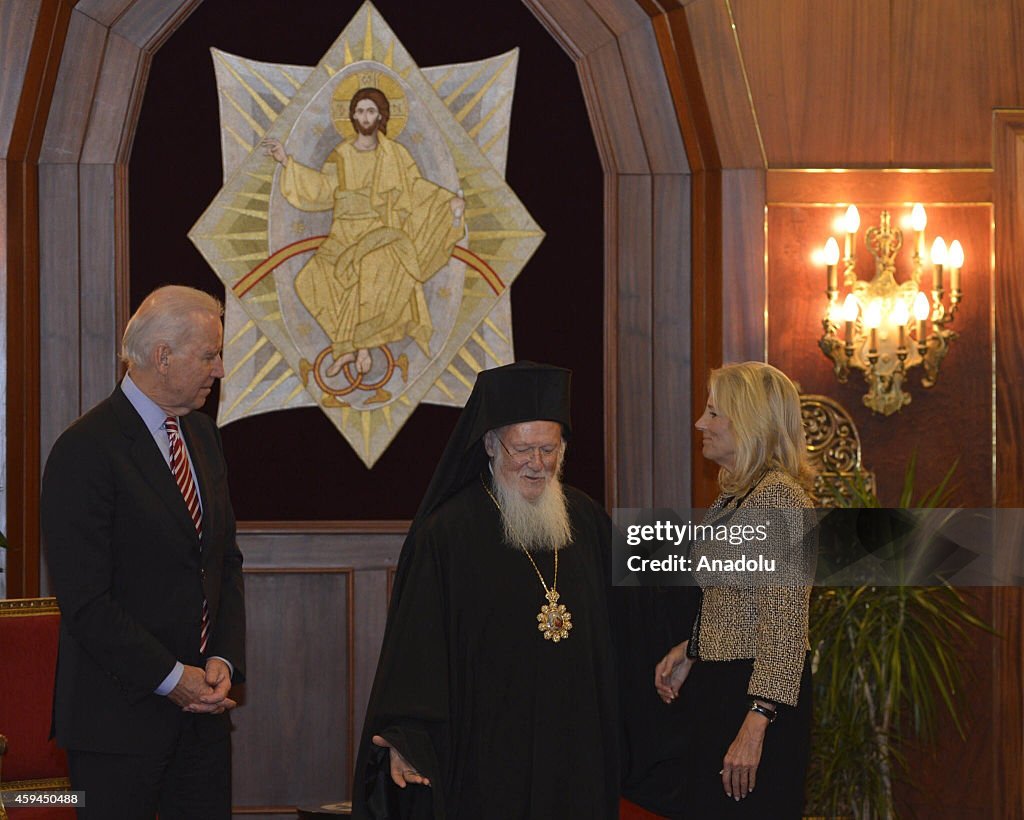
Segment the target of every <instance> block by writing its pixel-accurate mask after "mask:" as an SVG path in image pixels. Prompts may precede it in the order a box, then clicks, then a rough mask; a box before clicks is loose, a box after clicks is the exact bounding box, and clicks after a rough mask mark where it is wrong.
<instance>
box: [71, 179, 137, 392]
mask: <svg viewBox="0 0 1024 820" xmlns="http://www.w3.org/2000/svg"><path fill="white" fill-rule="evenodd" d="M123 176H124V173H123V171H122V170H121V169H119V168H118V167H117V166H115V165H91V164H90V165H86V164H83V165H81V166H79V181H80V192H79V208H80V211H79V213H80V218H81V225H80V230H81V240H80V241H81V246H80V256H79V261H80V268H79V286H80V288H81V293H82V294H89V297H88V298H87V299H85V298H83V299H82V301H81V306H80V307H81V310H80V313H79V335H80V340H81V341H80V344H81V351H82V368H81V408H82V410H83V411H84V410H86V409H88V408H90V407H92V406H93V405H95V404H96V403H97V402H99V401H100V400H102V399H104V398H106V397H107V396H108V395H110V391H111V389H112V388H113V386H114V384H116V382H117V378H118V369H117V343H116V340H117V339H118V338H119V335H120V334H119V330H120V328H119V323H118V316H117V307H118V302H119V296H120V294H119V293H118V289H117V288H116V287H110V283H111V282H114V283H118V282H119V281H121V277H119V276H118V268H119V266H123V265H125V264H126V257H125V255H123V253H120V251H122V250H123V248H122V247H121V246H122V245H124V241H123V239H119V237H123V232H124V231H125V230H126V226H125V224H124V220H123V219H121V220H119V219H118V216H119V208H118V205H119V200H123V197H124V196H125V192H124V190H123V185H124V181H123ZM124 281H125V283H127V279H124ZM112 341H113V342H114V343H113V344H112V343H111V342H112Z"/></svg>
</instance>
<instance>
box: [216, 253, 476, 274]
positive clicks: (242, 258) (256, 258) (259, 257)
mask: <svg viewBox="0 0 1024 820" xmlns="http://www.w3.org/2000/svg"><path fill="white" fill-rule="evenodd" d="M478 255H479V256H480V257H481V258H483V255H482V254H478ZM266 258H267V255H266V254H265V253H263V252H262V251H260V252H258V253H242V254H239V255H237V256H222V257H221V258H220V261H221V262H229V263H233V262H239V263H241V262H245V263H247V264H246V266H245V270H246V271H247V270H248V269H249V264H248V263H251V262H262V261H263V260H264V259H266Z"/></svg>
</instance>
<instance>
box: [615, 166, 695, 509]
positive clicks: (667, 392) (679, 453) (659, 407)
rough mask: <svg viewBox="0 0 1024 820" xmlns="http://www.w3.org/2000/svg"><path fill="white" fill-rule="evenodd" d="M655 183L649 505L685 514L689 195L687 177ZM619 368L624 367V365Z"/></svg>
mask: <svg viewBox="0 0 1024 820" xmlns="http://www.w3.org/2000/svg"><path fill="white" fill-rule="evenodd" d="M653 179H654V191H653V199H654V210H653V218H654V250H653V260H652V262H653V266H652V287H651V293H652V297H651V302H652V305H651V311H652V318H653V323H654V336H655V337H656V338H657V343H656V344H655V345H654V350H653V356H652V367H651V378H652V380H653V385H652V399H653V400H652V402H651V410H650V415H651V423H652V425H653V429H652V439H653V442H654V447H653V453H652V458H653V470H654V488H653V492H652V498H651V501H650V503H651V505H652V506H654V507H671V508H674V509H677V510H683V509H687V508H688V507H689V506H690V495H691V492H692V488H691V483H690V469H689V467H690V458H691V451H692V446H693V419H692V417H691V412H690V411H691V408H690V402H689V401H688V400H687V395H688V393H689V391H690V365H691V350H690V326H691V324H692V319H691V316H692V313H691V303H690V287H689V281H688V277H686V276H685V275H684V272H685V271H686V269H687V268H688V267H689V263H690V257H691V253H692V249H691V247H690V236H689V232H688V231H686V230H685V226H686V225H688V224H689V222H690V213H691V196H692V194H691V190H690V177H689V175H687V174H657V175H655V176H654V178H653ZM623 366H624V367H625V368H628V363H626V362H623ZM625 372H628V369H627V370H626V371H625Z"/></svg>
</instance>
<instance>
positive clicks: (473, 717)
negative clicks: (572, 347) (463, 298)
mask: <svg viewBox="0 0 1024 820" xmlns="http://www.w3.org/2000/svg"><path fill="white" fill-rule="evenodd" d="M569 380H570V373H569V371H568V370H564V369H562V368H557V367H550V366H546V365H537V364H532V363H517V364H512V365H507V366H505V367H499V368H496V369H494V370H485V371H483V372H481V373H480V374H479V376H478V377H477V381H476V385H475V387H474V390H473V393H472V395H471V396H470V398H469V401H468V403H467V404H466V408H465V410H464V411H463V413H462V415H461V417H460V419H459V422H458V424H457V426H456V428H455V431H454V433H453V434H452V437H451V439H450V440H449V442H448V445H447V448H446V449H445V451H444V454H443V455H442V457H441V461H440V464H439V465H438V467H437V470H436V472H435V473H434V477H433V479H432V481H431V484H430V486H429V488H428V490H427V494H426V497H425V498H424V500H423V502H422V504H421V506H420V509H419V511H418V513H417V515H416V518H415V520H414V521H413V524H412V527H411V529H410V532H409V535H408V538H407V539H406V541H405V545H404V546H403V549H402V554H401V557H400V559H399V563H398V570H397V573H396V577H395V582H394V587H393V592H392V600H391V607H390V611H389V615H388V624H387V628H386V631H385V635H384V644H383V648H382V650H381V657H380V663H379V665H378V668H377V677H376V680H375V682H374V686H373V691H372V693H371V696H370V703H369V708H368V711H367V715H366V721H365V724H364V728H363V739H362V743H361V745H360V749H359V760H358V762H357V766H356V779H355V786H354V814H355V816H356V817H361V818H384V817H387V818H396V817H401V818H421V817H422V818H449V819H451V818H473V819H474V820H479V818H498V817H502V818H534V819H539V818H559V820H572V818H587V820H591V819H592V818H614V817H617V816H618V813H617V806H618V794H619V766H618V743H617V731H618V728H617V716H618V706H617V695H616V682H615V671H614V667H613V660H612V654H613V652H612V646H611V637H610V627H609V601H608V597H609V584H610V582H609V574H610V554H609V552H610V537H611V524H610V521H609V519H608V518H607V516H606V515H605V513H604V511H603V510H602V509H601V508H600V507H599V506H598V505H597V504H596V503H595V502H594V501H592V500H591V499H590V498H589V497H588V496H587V495H585V494H584V493H582V492H580V491H579V490H576V489H574V488H572V487H569V486H565V485H563V484H562V483H561V481H560V474H561V470H562V460H563V458H564V456H565V451H566V438H567V437H568V435H569V432H570V424H569Z"/></svg>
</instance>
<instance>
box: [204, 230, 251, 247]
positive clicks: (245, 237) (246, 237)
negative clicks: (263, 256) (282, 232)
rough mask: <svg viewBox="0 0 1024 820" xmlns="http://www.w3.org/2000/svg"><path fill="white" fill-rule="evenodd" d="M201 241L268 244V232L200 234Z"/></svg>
mask: <svg viewBox="0 0 1024 820" xmlns="http://www.w3.org/2000/svg"><path fill="white" fill-rule="evenodd" d="M199 238H200V239H227V240H230V241H232V242H263V243H264V244H266V241H267V232H266V231H228V232H227V233H205V234H199Z"/></svg>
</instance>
